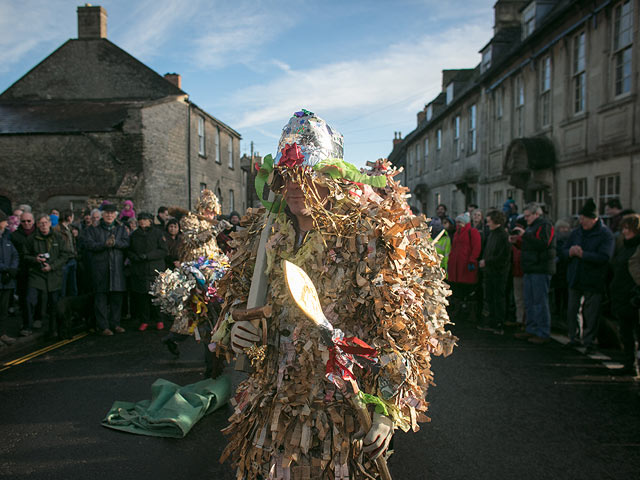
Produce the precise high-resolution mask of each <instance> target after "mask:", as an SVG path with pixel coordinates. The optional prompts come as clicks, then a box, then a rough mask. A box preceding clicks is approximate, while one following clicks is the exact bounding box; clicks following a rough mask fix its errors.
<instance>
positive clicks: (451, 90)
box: [447, 82, 453, 105]
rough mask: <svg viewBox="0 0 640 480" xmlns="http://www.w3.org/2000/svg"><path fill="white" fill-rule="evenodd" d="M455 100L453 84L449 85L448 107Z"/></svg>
mask: <svg viewBox="0 0 640 480" xmlns="http://www.w3.org/2000/svg"><path fill="white" fill-rule="evenodd" d="M452 100H453V82H451V83H450V84H449V85H447V105H449V104H450V103H451V101H452Z"/></svg>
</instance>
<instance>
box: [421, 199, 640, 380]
mask: <svg viewBox="0 0 640 480" xmlns="http://www.w3.org/2000/svg"><path fill="white" fill-rule="evenodd" d="M604 213H605V219H603V218H602V217H601V215H600V214H599V212H598V209H597V207H596V204H595V202H594V201H593V200H592V199H588V200H587V201H586V202H585V203H584V205H583V206H582V208H581V210H580V212H579V215H578V216H577V218H575V219H560V220H558V221H556V222H555V224H553V223H552V222H551V220H550V219H549V218H548V216H547V215H545V213H544V211H543V208H542V205H539V204H536V203H530V204H528V205H526V206H525V207H524V209H523V212H522V214H519V213H518V208H517V205H516V204H515V202H514V201H513V200H509V201H507V202H506V203H505V204H504V205H503V207H502V209H501V210H498V209H490V210H489V211H488V212H487V213H486V215H483V212H482V211H481V210H480V209H479V208H478V206H477V205H469V206H468V207H467V211H466V212H464V213H462V214H460V215H458V216H456V218H455V221H454V220H452V219H451V217H449V216H448V214H447V207H446V205H438V207H437V209H436V216H435V217H434V218H433V219H432V220H431V229H432V236H434V237H435V238H436V249H437V250H438V252H439V253H440V254H441V255H442V256H443V258H442V263H441V266H442V267H443V269H444V270H445V271H446V273H447V278H448V282H449V284H450V285H451V289H452V292H453V295H452V298H451V301H450V314H451V316H452V317H453V319H454V320H456V321H471V322H476V323H477V328H479V329H480V330H485V331H488V332H493V333H495V334H498V335H503V334H504V333H505V327H516V328H515V330H516V331H515V333H514V335H515V336H516V338H519V339H523V340H526V341H528V342H531V343H534V344H545V343H547V342H549V341H550V335H551V323H552V322H551V319H552V314H551V312H552V307H553V311H554V313H555V315H556V316H557V317H558V318H560V319H561V320H564V321H561V322H559V323H563V324H565V325H566V334H567V336H568V339H569V340H568V343H566V346H567V347H584V349H585V352H586V353H588V354H593V353H595V352H596V350H597V348H598V346H597V339H598V332H599V328H600V325H601V318H602V316H603V314H606V315H607V316H608V318H611V319H614V320H616V321H617V322H618V327H619V328H618V331H619V338H620V341H621V343H622V346H623V349H624V368H623V369H622V370H620V372H621V373H623V374H637V346H636V342H637V340H638V338H639V329H640V327H639V323H638V307H640V287H639V285H640V250H639V249H638V245H640V215H638V214H636V213H634V212H633V211H631V210H623V208H622V205H621V204H620V201H619V200H618V199H615V198H614V199H610V200H609V201H608V202H607V204H606V211H605V212H604ZM605 220H606V221H605Z"/></svg>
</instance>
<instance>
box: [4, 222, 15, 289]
mask: <svg viewBox="0 0 640 480" xmlns="http://www.w3.org/2000/svg"><path fill="white" fill-rule="evenodd" d="M9 236H10V235H9V230H8V229H6V228H5V229H4V233H3V234H0V289H2V290H5V289H13V288H16V274H17V273H18V251H17V250H16V247H14V246H13V243H11V240H10V239H9Z"/></svg>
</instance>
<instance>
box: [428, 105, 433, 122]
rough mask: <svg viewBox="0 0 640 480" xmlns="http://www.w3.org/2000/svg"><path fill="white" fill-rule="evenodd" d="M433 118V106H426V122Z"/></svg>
mask: <svg viewBox="0 0 640 480" xmlns="http://www.w3.org/2000/svg"><path fill="white" fill-rule="evenodd" d="M431 118H433V105H427V122H428V121H429V120H431Z"/></svg>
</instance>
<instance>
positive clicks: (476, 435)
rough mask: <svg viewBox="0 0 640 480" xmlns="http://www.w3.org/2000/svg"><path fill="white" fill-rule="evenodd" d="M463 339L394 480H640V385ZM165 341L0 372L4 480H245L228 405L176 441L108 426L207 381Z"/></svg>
mask: <svg viewBox="0 0 640 480" xmlns="http://www.w3.org/2000/svg"><path fill="white" fill-rule="evenodd" d="M456 334H457V335H458V336H459V337H460V338H461V340H460V342H459V343H460V346H459V347H458V348H457V349H456V350H455V352H454V354H453V355H452V356H451V357H449V358H446V359H441V358H438V359H436V360H435V361H434V371H435V373H436V383H437V386H436V387H433V388H432V389H431V391H430V392H429V400H430V402H431V406H430V416H431V418H432V421H431V423H429V424H425V425H424V426H423V427H422V429H421V431H420V432H418V433H417V434H398V435H397V436H396V441H395V454H394V455H393V457H392V458H391V461H390V467H391V472H392V474H393V477H394V479H396V480H397V479H434V480H435V479H469V478H472V479H485V478H486V479H518V480H521V479H574V478H575V479H598V480H600V479H621V480H622V479H624V480H626V479H632V478H638V472H640V385H639V384H638V383H634V382H633V381H631V380H630V379H629V378H628V377H627V378H623V377H615V376H612V375H611V374H610V370H608V369H607V368H606V367H605V366H604V365H603V364H602V363H601V362H599V361H597V360H594V359H591V358H588V357H586V356H584V355H582V354H581V353H579V352H578V351H576V350H565V349H563V348H561V347H560V345H559V344H557V343H555V342H553V343H551V344H548V345H544V346H533V345H530V344H528V343H526V342H521V341H518V340H515V339H513V338H512V337H510V336H506V335H505V336H500V337H499V336H494V335H492V334H489V333H485V332H479V331H477V330H475V329H474V328H472V327H471V326H467V327H465V326H464V325H462V326H458V327H456ZM161 336H162V333H161V332H156V331H148V332H144V333H139V332H127V333H126V334H123V335H117V336H115V337H106V338H105V337H98V336H94V335H92V336H87V337H85V338H83V339H80V340H78V341H75V342H72V343H69V344H67V345H65V346H63V347H61V348H58V349H55V350H52V351H50V352H47V353H46V354H44V355H41V356H38V357H36V358H33V359H31V360H29V361H26V362H24V363H22V364H19V365H16V366H13V367H11V368H9V369H7V370H5V371H2V372H0V419H1V421H0V438H1V439H2V440H1V441H0V478H2V479H5V478H7V479H9V478H11V479H30V480H40V479H43V480H44V479H56V480H57V479H92V480H98V479H112V478H118V479H123V480H124V479H129V478H131V479H134V478H135V479H138V480H144V479H172V478H176V479H178V478H185V477H189V478H208V479H233V478H235V476H234V475H233V472H232V471H231V469H230V467H229V465H226V464H225V465H220V464H219V462H218V458H219V455H220V453H221V452H222V450H223V448H224V446H225V439H224V437H223V436H222V434H221V433H220V429H221V428H223V427H224V426H225V425H226V419H227V417H228V416H229V415H230V412H231V410H230V407H228V406H227V407H223V408H222V409H221V410H219V411H217V412H214V413H213V414H211V415H210V416H208V417H205V418H204V419H203V420H201V421H200V422H199V423H198V424H197V425H196V426H195V427H194V428H193V430H192V431H191V432H190V433H189V434H188V435H187V437H186V438H184V439H179V440H176V439H164V438H157V437H146V436H138V435H132V434H128V433H121V432H118V431H114V430H110V429H107V428H104V427H102V426H101V425H100V421H101V420H102V418H103V417H104V415H105V414H106V413H107V412H108V410H109V408H110V407H111V405H112V403H113V402H114V401H115V400H126V401H138V400H142V399H146V398H149V397H150V386H151V384H152V383H153V382H154V380H156V379H157V378H165V379H167V380H170V381H173V382H175V383H179V384H188V383H193V382H196V381H198V380H200V379H202V371H203V365H202V361H201V357H202V346H200V345H197V344H195V343H194V342H193V341H192V340H189V341H187V342H185V343H184V344H183V345H182V352H183V353H182V355H181V357H180V358H179V359H177V360H174V359H173V357H172V356H171V355H170V354H169V353H168V352H166V351H165V349H164V346H163V345H162V344H161V343H160V337H161ZM23 353H24V352H23ZM13 358H15V354H14V356H13V357H10V358H2V359H0V360H1V362H0V363H5V362H7V361H8V360H12V359H13ZM235 380H236V381H237V377H236V378H235Z"/></svg>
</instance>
